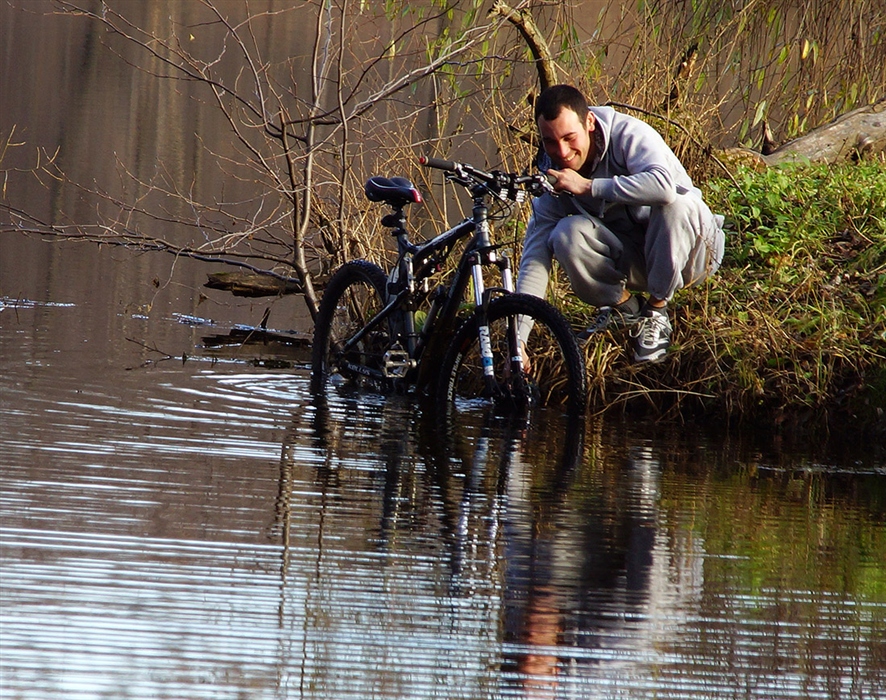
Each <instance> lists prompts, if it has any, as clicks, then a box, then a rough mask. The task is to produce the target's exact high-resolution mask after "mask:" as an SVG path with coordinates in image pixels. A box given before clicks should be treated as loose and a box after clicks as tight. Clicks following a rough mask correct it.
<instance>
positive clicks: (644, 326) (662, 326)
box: [631, 314, 668, 347]
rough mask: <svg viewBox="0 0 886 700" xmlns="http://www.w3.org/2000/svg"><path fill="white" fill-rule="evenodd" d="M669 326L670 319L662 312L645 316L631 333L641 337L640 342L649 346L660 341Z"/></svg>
mask: <svg viewBox="0 0 886 700" xmlns="http://www.w3.org/2000/svg"><path fill="white" fill-rule="evenodd" d="M667 327H668V320H667V318H665V317H664V316H662V315H660V314H652V316H643V318H641V319H640V322H639V323H638V324H637V325H636V326H635V327H634V329H633V330H632V331H631V335H632V336H634V337H635V338H637V337H639V338H640V344H641V345H645V346H647V347H651V346H654V345H655V344H656V343H658V341H659V338H660V337H661V334H662V332H663V331H665V330H666V329H667Z"/></svg>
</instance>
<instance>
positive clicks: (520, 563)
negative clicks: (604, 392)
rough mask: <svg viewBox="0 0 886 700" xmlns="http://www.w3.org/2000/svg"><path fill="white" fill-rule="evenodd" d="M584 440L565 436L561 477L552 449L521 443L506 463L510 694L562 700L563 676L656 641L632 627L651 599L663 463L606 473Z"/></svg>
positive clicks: (638, 461) (644, 455)
mask: <svg viewBox="0 0 886 700" xmlns="http://www.w3.org/2000/svg"><path fill="white" fill-rule="evenodd" d="M581 438H582V435H581V434H580V433H578V434H571V435H568V436H567V439H568V440H569V441H573V443H572V444H569V443H567V446H566V447H567V449H566V454H565V456H564V458H563V460H562V461H561V462H560V463H559V464H557V465H555V468H554V469H551V468H549V467H547V466H546V462H550V456H551V455H550V446H549V445H547V446H542V445H533V444H531V443H529V442H527V441H522V442H521V443H518V442H515V443H514V446H513V447H514V449H513V451H512V453H511V455H510V458H509V459H508V460H507V462H508V471H509V475H508V487H507V494H508V498H507V508H506V509H505V514H504V519H505V522H504V535H505V538H504V539H505V547H506V555H505V556H506V562H505V567H506V570H505V593H504V595H505V629H504V642H505V644H504V650H505V659H504V668H503V678H504V679H505V681H504V682H505V685H506V687H507V690H508V691H509V692H508V694H510V693H512V692H516V693H518V694H519V695H521V696H522V697H526V698H532V699H534V700H535V699H537V700H541V699H544V698H555V697H557V696H558V689H559V687H560V681H561V676H562V675H563V674H570V675H571V674H575V673H580V674H581V675H584V673H583V672H582V671H581V670H580V669H579V667H580V666H587V664H588V663H589V661H588V659H589V658H597V659H599V658H600V657H601V655H603V656H607V655H608V654H607V653H606V652H610V653H611V654H616V653H618V650H619V649H623V648H624V646H625V645H626V644H627V645H628V646H635V645H643V644H644V642H645V643H647V644H648V643H650V642H651V640H644V639H643V638H642V632H641V631H640V630H638V629H636V627H634V623H635V622H636V621H637V620H638V619H639V618H641V617H643V616H644V615H646V607H647V603H648V598H649V591H650V573H651V571H652V565H653V554H654V548H655V541H656V531H655V525H656V523H655V513H656V501H657V497H658V474H659V465H658V463H657V462H656V460H655V459H653V457H652V454H651V452H650V451H648V450H645V449H631V450H630V451H629V456H628V458H627V459H626V460H625V461H624V462H622V466H621V468H615V469H613V468H611V467H613V466H616V465H609V467H604V468H602V469H601V466H602V465H600V464H597V463H595V462H596V461H598V460H601V459H602V456H601V455H600V454H598V453H596V452H594V453H593V454H590V455H585V452H584V450H583V449H582V446H581V444H575V443H574V441H576V440H578V441H581ZM583 455H584V456H585V458H583ZM591 650H596V651H594V652H591ZM589 652H590V653H589Z"/></svg>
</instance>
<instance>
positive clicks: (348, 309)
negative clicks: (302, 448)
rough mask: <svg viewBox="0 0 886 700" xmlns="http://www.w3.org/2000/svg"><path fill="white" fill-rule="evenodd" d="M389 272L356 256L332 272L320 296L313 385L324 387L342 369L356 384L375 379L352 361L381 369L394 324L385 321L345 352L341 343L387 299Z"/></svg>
mask: <svg viewBox="0 0 886 700" xmlns="http://www.w3.org/2000/svg"><path fill="white" fill-rule="evenodd" d="M386 287H387V278H386V276H385V273H384V270H382V269H381V268H380V267H379V266H378V265H376V264H375V263H372V262H369V261H368V260H352V261H350V262H347V263H345V264H344V265H342V266H341V267H340V268H338V270H337V271H336V272H335V274H334V275H333V276H332V277H331V278H330V280H329V283H328V284H327V285H326V288H325V290H324V291H323V297H322V299H321V300H320V308H319V309H318V311H317V319H316V321H315V323H314V339H313V345H312V348H311V391H313V392H321V391H323V390H325V388H326V385H327V383H328V381H329V379H330V377H332V376H334V375H340V376H341V377H342V378H343V379H345V380H350V381H353V382H355V383H357V384H372V383H373V382H374V380H372V379H370V378H369V377H367V376H366V375H363V374H361V373H360V372H359V371H354V370H353V367H354V366H359V367H365V368H367V369H369V370H381V369H382V367H383V366H384V353H385V352H386V351H387V350H388V348H389V347H390V344H391V338H390V326H389V324H388V323H386V322H383V323H381V324H380V326H379V327H377V328H375V329H373V330H372V331H371V332H370V333H369V334H368V335H367V336H366V337H365V338H363V339H362V340H361V341H360V342H359V343H358V344H357V346H356V347H355V348H353V349H352V350H351V352H350V353H348V355H347V357H345V356H342V355H341V354H340V353H339V352H338V349H339V348H340V347H341V343H342V342H343V341H344V340H345V339H347V338H349V337H351V336H353V334H354V333H356V332H357V331H358V330H360V329H361V328H363V327H364V326H365V325H366V323H367V321H369V319H371V318H372V317H373V316H374V315H375V314H376V313H377V312H378V311H379V310H380V309H382V308H383V307H384V305H385V297H386V291H385V290H386Z"/></svg>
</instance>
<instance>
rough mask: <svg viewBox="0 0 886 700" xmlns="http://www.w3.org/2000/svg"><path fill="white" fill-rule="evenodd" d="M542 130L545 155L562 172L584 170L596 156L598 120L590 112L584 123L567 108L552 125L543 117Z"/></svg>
mask: <svg viewBox="0 0 886 700" xmlns="http://www.w3.org/2000/svg"><path fill="white" fill-rule="evenodd" d="M538 130H539V133H540V134H541V141H542V145H543V146H544V149H545V153H547V154H548V156H550V158H551V160H552V161H554V165H555V166H556V168H557V169H558V170H565V169H566V168H571V169H572V170H576V171H578V170H581V168H582V166H583V165H584V164H585V163H586V162H587V161H588V158H589V157H593V155H594V154H593V148H594V141H593V139H592V138H591V132H592V131H593V130H594V116H593V115H592V114H591V113H590V112H588V113H587V116H586V117H585V119H581V118H579V116H578V115H577V114H576V113H575V112H573V111H572V110H571V109H569V108H568V107H563V108H562V109H561V110H560V113H559V114H558V115H557V117H556V118H555V119H552V120H551V121H548V120H547V119H545V118H544V117H543V116H540V117H539V118H538Z"/></svg>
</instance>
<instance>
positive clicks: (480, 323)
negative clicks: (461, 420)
mask: <svg viewBox="0 0 886 700" xmlns="http://www.w3.org/2000/svg"><path fill="white" fill-rule="evenodd" d="M419 162H420V163H421V164H422V165H425V166H428V167H433V168H438V169H441V170H445V171H446V177H447V179H448V180H450V181H452V182H454V183H456V184H458V185H460V186H462V187H464V188H465V189H467V190H468V191H469V192H470V195H471V199H472V202H473V208H472V211H471V216H470V218H466V219H464V220H463V221H461V222H460V223H458V224H456V225H455V226H453V227H452V228H450V229H449V230H447V231H444V232H443V233H440V234H439V235H437V236H435V237H434V238H432V239H430V240H428V241H425V242H423V243H421V244H419V245H415V244H414V243H412V242H411V241H410V239H409V233H408V231H407V227H406V216H405V213H404V209H405V207H406V205H408V204H410V203H413V202H421V201H422V199H421V194H420V193H419V191H418V190H417V189H416V188H415V187H414V185H412V183H411V182H409V181H408V180H406V179H405V178H401V177H392V178H386V177H373V178H370V180H369V181H367V183H366V196H367V198H368V199H370V201H375V202H384V203H386V204H388V205H389V206H390V207H391V210H390V211H389V213H388V214H386V215H385V216H383V218H382V224H383V225H384V226H386V227H388V228H389V229H390V233H391V235H392V236H393V237H394V238H395V240H396V249H397V260H396V263H395V264H394V266H393V267H392V269H390V270H389V271H388V272H387V275H386V277H387V279H386V280H385V271H384V270H382V269H381V268H379V267H378V265H375V264H373V263H366V266H364V267H363V268H360V266H359V265H358V266H356V267H353V268H350V267H344V268H342V272H343V273H344V274H343V276H340V279H341V280H342V282H341V284H344V285H345V286H344V287H337V288H336V289H337V290H338V291H336V294H339V293H344V290H345V289H347V288H348V285H350V284H351V281H349V280H350V279H351V277H349V276H350V275H352V274H356V276H357V277H360V278H361V279H362V283H366V282H371V284H370V286H372V287H374V288H375V290H376V292H377V293H378V294H380V295H381V302H382V308H381V309H380V310H377V311H374V312H373V315H372V316H371V317H369V318H366V316H365V313H364V312H365V311H366V310H368V309H367V308H366V307H365V306H363V305H362V304H361V305H360V306H358V307H357V308H358V309H361V319H360V321H359V324H358V325H359V328H355V327H354V326H353V325H351V330H350V331H349V332H348V334H347V335H345V336H338V337H336V339H335V348H334V353H335V359H334V360H333V361H332V362H333V365H335V364H336V363H337V365H338V367H340V368H341V369H342V370H344V371H345V373H346V374H350V375H352V376H357V375H359V376H363V377H366V378H368V379H369V380H370V381H373V382H376V383H378V384H379V385H380V386H387V387H390V388H395V387H400V388H403V389H414V390H418V391H425V390H427V389H428V388H429V387H439V386H441V384H440V382H441V381H442V380H441V379H440V377H439V375H440V369H441V368H442V367H443V365H444V364H445V365H446V366H447V367H452V366H454V365H452V363H453V362H456V363H458V366H461V364H460V363H461V359H459V358H458V357H457V356H454V355H453V352H455V350H454V348H455V347H456V346H455V345H454V344H453V343H454V341H455V339H456V338H458V339H459V340H458V343H459V345H458V347H461V348H467V347H468V345H469V344H470V340H468V339H469V338H473V339H474V341H473V342H474V345H473V347H474V348H475V354H474V357H475V362H474V365H473V366H474V367H475V368H476V370H477V374H476V379H477V381H479V383H480V385H481V386H485V387H486V392H485V393H484V395H485V396H490V397H495V396H502V397H504V398H508V397H511V396H512V391H513V388H514V385H512V383H511V381H510V378H512V377H514V378H516V379H517V381H519V382H520V386H521V387H523V388H521V389H519V393H520V395H521V396H523V397H525V396H526V388H525V382H526V380H525V378H524V377H525V375H526V372H525V371H524V370H525V368H524V361H523V356H524V352H523V350H522V346H521V345H520V344H519V337H518V331H517V325H518V319H519V318H522V315H521V314H522V311H519V310H518V312H517V313H510V314H506V315H501V310H502V309H503V308H511V307H507V306H505V307H502V306H500V304H499V300H498V297H510V295H511V294H512V293H513V292H514V291H515V284H514V274H513V270H512V267H511V258H510V256H509V255H508V254H506V253H504V252H503V251H502V250H501V247H500V246H499V245H498V244H495V243H493V241H492V231H491V221H492V217H491V216H490V206H491V204H492V202H494V201H499V200H501V201H504V202H515V203H516V202H521V201H523V200H524V198H525V196H526V195H527V194H528V195H535V196H538V195H540V194H542V193H544V192H545V191H548V192H549V191H552V187H551V183H550V181H548V180H546V179H545V176H544V175H541V174H537V175H525V174H524V175H518V174H513V173H505V172H502V171H497V170H496V171H491V172H484V171H482V170H478V169H477V168H474V167H473V166H470V165H467V164H463V163H455V162H451V161H443V160H439V159H434V158H424V157H423V158H420V159H419ZM466 239H469V240H466ZM457 244H458V245H462V244H463V250H462V251H461V253H460V257H459V259H458V261H457V264H456V265H455V267H454V268H453V271H452V274H451V276H449V275H447V276H449V279H447V280H441V283H440V284H438V285H437V286H436V288H435V289H433V290H432V291H431V290H430V289H429V287H430V284H429V283H430V282H431V280H432V277H433V276H434V275H435V274H436V273H437V272H439V271H440V269H441V268H442V266H443V264H444V263H445V262H446V261H447V260H449V259H450V256H451V255H452V254H453V250H454V248H455V246H456V245H457ZM490 266H495V267H496V268H497V271H498V275H499V277H498V279H497V280H496V281H495V282H492V283H491V284H490V286H488V287H487V284H486V280H484V270H485V268H487V267H490ZM352 269H353V270H354V271H355V272H354V273H352V272H350V270H352ZM336 279H339V277H337V278H336ZM354 279H355V280H356V277H355V278H354ZM338 299H339V297H338V296H331V297H329V303H326V297H324V304H323V305H321V307H322V308H321V311H322V315H323V318H324V323H332V321H333V318H334V317H335V315H336V314H337V311H336V309H337V308H338V307H337V306H336V304H337V303H338ZM521 300H522V297H521ZM520 305H521V306H519V307H515V308H519V309H522V308H528V309H529V311H528V312H527V313H530V314H532V317H533V318H536V314H538V313H542V315H544V314H546V313H548V311H546V309H545V308H538V304H536V302H534V301H533V302H530V301H526V302H524V301H520ZM465 306H467V307H468V308H469V309H470V311H469V312H468V313H467V314H466V313H464V309H465ZM375 308H376V309H377V308H378V307H377V306H376V307H375ZM554 313H555V314H556V311H554ZM490 314H491V316H490ZM490 318H493V319H495V320H500V319H504V318H506V319H507V323H506V325H505V326H501V327H500V330H499V332H498V333H497V338H498V340H497V347H500V348H501V350H496V354H498V353H501V357H500V359H499V361H498V362H494V361H493V347H492V341H491V337H492V335H491V333H490V330H491V326H490V320H489V319H490ZM556 319H558V320H555V321H554V327H556V328H557V329H558V330H557V331H555V333H557V334H558V337H561V338H562V337H563V336H564V334H565V333H568V329H567V330H564V325H563V321H562V317H559V316H557V317H556ZM464 323H470V324H471V325H470V327H468V326H463V324H464ZM328 327H329V326H324V328H328ZM545 328H551V326H550V324H548V325H546V326H545ZM502 333H503V334H502ZM569 337H570V338H571V336H569ZM379 341H380V342H381V345H378V343H379ZM502 341H504V342H503V343H502ZM315 342H316V346H315V353H314V356H313V357H312V367H313V369H312V376H313V377H320V380H319V381H322V375H320V374H316V373H317V372H322V371H323V368H324V366H325V362H326V359H325V357H324V355H322V353H324V352H327V351H328V350H329V349H330V346H329V345H327V343H328V342H329V336H328V335H326V334H321V335H320V336H319V339H318V338H317V335H316V333H315ZM557 342H560V341H557ZM465 343H467V344H465ZM367 347H375V350H374V355H370V357H371V358H372V359H370V360H369V361H368V362H367V361H365V359H364V357H365V356H364V355H363V352H364V350H365V348H367ZM573 359H574V357H573ZM502 361H503V363H502ZM572 364H573V365H576V364H577V363H576V362H573V363H572ZM446 371H449V370H446ZM448 386H449V387H450V388H449V389H446V390H447V391H450V390H451V385H448ZM521 400H522V399H521Z"/></svg>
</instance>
